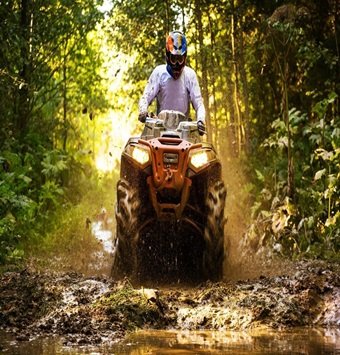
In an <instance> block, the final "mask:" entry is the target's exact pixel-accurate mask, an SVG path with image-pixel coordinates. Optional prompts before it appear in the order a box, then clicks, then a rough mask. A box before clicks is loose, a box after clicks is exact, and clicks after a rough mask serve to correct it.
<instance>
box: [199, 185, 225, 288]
mask: <svg viewBox="0 0 340 355" xmlns="http://www.w3.org/2000/svg"><path fill="white" fill-rule="evenodd" d="M226 196H227V191H226V188H225V186H224V183H223V181H220V180H218V181H216V182H214V183H212V184H211V185H210V186H209V188H208V191H207V197H206V211H207V215H206V225H205V229H204V241H205V250H204V253H203V265H202V268H203V273H204V278H205V279H207V280H212V281H217V280H220V279H221V278H222V276H223V260H224V225H225V218H224V206H225V199H226Z"/></svg>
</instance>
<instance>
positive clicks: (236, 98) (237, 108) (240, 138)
mask: <svg viewBox="0 0 340 355" xmlns="http://www.w3.org/2000/svg"><path fill="white" fill-rule="evenodd" d="M230 6H231V51H232V61H233V70H234V72H233V74H234V94H233V97H234V103H235V111H236V138H237V152H238V154H240V153H241V151H242V143H243V136H244V128H243V125H242V117H241V108H240V104H239V101H240V99H239V98H240V95H239V82H238V77H239V73H238V63H237V58H236V49H235V40H236V38H235V37H236V31H235V30H236V24H235V22H236V21H235V14H234V0H231V2H230Z"/></svg>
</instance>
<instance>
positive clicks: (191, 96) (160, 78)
mask: <svg viewBox="0 0 340 355" xmlns="http://www.w3.org/2000/svg"><path fill="white" fill-rule="evenodd" d="M155 98H157V111H158V112H157V113H159V112H160V111H162V110H174V111H180V112H182V113H183V114H184V115H185V116H186V117H188V115H189V109H190V102H191V103H192V105H193V106H194V109H195V111H196V119H197V121H203V122H204V121H205V108H204V104H203V99H202V95H201V90H200V87H199V84H198V80H197V75H196V73H195V71H194V70H193V69H191V68H189V67H187V66H185V67H184V68H183V71H182V73H181V75H180V77H179V78H178V79H177V80H175V79H174V78H173V77H172V76H171V75H170V74H169V73H168V71H167V69H166V65H165V64H163V65H159V66H157V67H156V68H155V69H154V70H153V72H152V74H151V75H150V78H149V80H148V83H147V85H146V87H145V90H144V93H143V96H142V97H141V99H140V101H139V112H147V111H148V107H149V105H150V104H151V102H152V101H153V100H154V99H155Z"/></svg>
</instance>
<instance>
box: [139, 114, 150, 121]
mask: <svg viewBox="0 0 340 355" xmlns="http://www.w3.org/2000/svg"><path fill="white" fill-rule="evenodd" d="M147 117H148V113H147V112H140V113H139V115H138V121H140V122H142V123H145V121H146V118H147Z"/></svg>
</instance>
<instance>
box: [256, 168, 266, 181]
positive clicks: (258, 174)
mask: <svg viewBox="0 0 340 355" xmlns="http://www.w3.org/2000/svg"><path fill="white" fill-rule="evenodd" d="M255 172H256V176H257V179H258V180H260V181H261V182H264V175H263V174H262V173H261V172H260V171H259V170H257V169H256V170H255Z"/></svg>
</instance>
